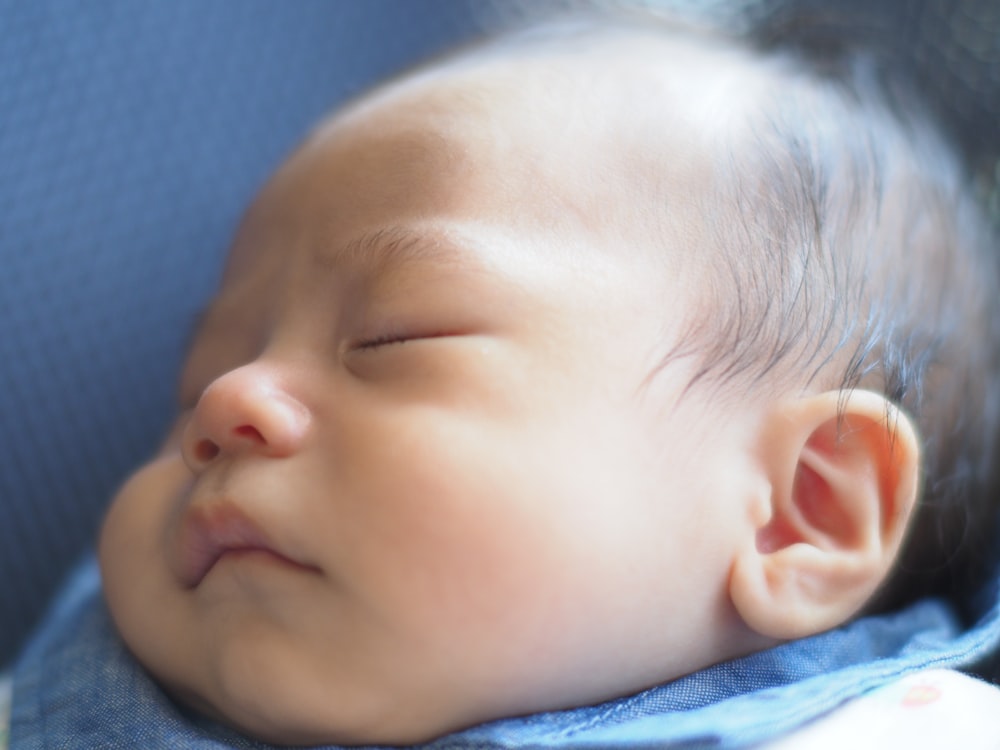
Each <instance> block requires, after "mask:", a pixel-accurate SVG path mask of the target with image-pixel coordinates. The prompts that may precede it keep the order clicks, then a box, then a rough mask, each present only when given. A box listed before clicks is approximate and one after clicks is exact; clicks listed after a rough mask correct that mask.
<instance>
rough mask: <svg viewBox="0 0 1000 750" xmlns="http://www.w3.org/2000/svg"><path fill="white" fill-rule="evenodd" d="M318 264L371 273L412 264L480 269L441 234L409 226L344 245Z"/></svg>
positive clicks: (383, 230)
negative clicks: (351, 268)
mask: <svg viewBox="0 0 1000 750" xmlns="http://www.w3.org/2000/svg"><path fill="white" fill-rule="evenodd" d="M317 261H318V263H319V264H320V265H322V266H323V267H324V268H329V267H334V268H338V267H341V266H346V267H353V268H358V267H360V268H364V269H366V270H368V271H369V272H371V273H378V272H381V271H385V270H388V269H390V268H395V267H397V266H402V265H407V264H410V263H426V264H428V265H434V266H440V267H448V268H454V269H456V270H458V269H468V270H471V269H472V268H481V266H480V264H479V263H477V262H476V261H475V260H473V256H472V254H470V253H469V252H468V251H467V250H465V249H463V248H462V247H461V246H459V245H457V244H456V243H455V242H454V241H453V240H451V239H450V238H448V237H447V236H446V235H445V233H443V232H441V231H439V230H434V229H431V230H424V229H416V228H414V227H411V226H406V225H394V226H389V227H382V228H380V229H376V230H374V231H370V232H366V233H365V234H362V235H360V236H359V237H356V238H354V239H352V240H350V241H349V242H347V243H345V244H344V245H343V246H342V247H341V248H340V249H338V251H337V252H336V253H334V254H332V257H331V255H329V254H325V253H324V254H323V255H321V256H320V257H318V258H317Z"/></svg>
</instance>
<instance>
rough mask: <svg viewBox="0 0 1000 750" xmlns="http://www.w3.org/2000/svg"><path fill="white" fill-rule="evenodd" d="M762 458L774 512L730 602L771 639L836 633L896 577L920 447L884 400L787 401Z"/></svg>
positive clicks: (735, 581)
mask: <svg viewBox="0 0 1000 750" xmlns="http://www.w3.org/2000/svg"><path fill="white" fill-rule="evenodd" d="M761 455H762V458H763V461H764V464H765V466H766V470H767V472H768V478H769V480H770V486H771V497H770V502H769V505H770V508H769V510H770V515H769V517H766V514H762V515H763V516H765V517H764V518H762V521H763V525H762V526H761V527H760V528H758V529H757V531H756V537H755V538H753V539H748V540H747V543H746V544H745V546H744V547H743V549H741V550H740V551H739V552H738V553H737V556H736V558H735V560H734V563H733V569H732V574H731V577H730V582H729V589H730V596H731V598H732V601H733V603H734V605H735V606H736V610H737V611H738V612H739V614H740V616H741V617H742V618H743V620H744V622H745V623H746V624H747V625H748V626H749V627H750V628H751V629H753V630H755V631H756V632H758V633H759V634H761V635H764V636H767V637H769V638H777V639H792V638H801V637H804V636H807V635H812V634H814V633H818V632H821V631H823V630H827V629H829V628H832V627H835V626H837V625H839V624H841V623H843V622H845V621H846V620H848V619H849V618H850V617H851V616H852V615H854V614H855V613H856V612H857V611H858V610H860V609H861V608H862V607H863V606H864V604H865V602H866V601H867V600H868V599H869V598H870V597H871V595H872V594H873V593H874V592H875V590H876V589H877V588H878V586H879V584H881V583H882V581H883V580H884V579H885V578H886V577H887V575H888V574H889V572H890V570H891V569H892V566H893V563H894V561H895V559H896V556H897V553H898V552H899V549H900V546H901V544H902V542H903V537H904V535H905V532H906V528H907V524H908V522H909V519H910V516H911V514H912V511H913V508H914V505H915V504H916V501H917V490H918V484H919V474H920V448H919V445H918V440H917V435H916V431H915V429H914V427H913V424H912V423H911V421H910V419H909V418H908V417H907V416H906V414H904V413H903V412H902V411H900V410H898V409H897V408H895V407H894V406H893V405H892V404H891V403H890V402H889V401H887V400H886V399H885V398H884V397H883V396H881V395H879V394H876V393H871V392H868V391H835V392H828V393H822V394H819V395H810V396H806V397H801V398H796V399H793V400H792V401H788V402H783V403H782V404H780V405H779V406H777V407H776V408H775V411H774V413H773V415H772V416H771V417H770V418H769V423H768V428H767V429H766V430H765V434H763V435H762V445H761Z"/></svg>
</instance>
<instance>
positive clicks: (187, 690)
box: [159, 681, 502, 747]
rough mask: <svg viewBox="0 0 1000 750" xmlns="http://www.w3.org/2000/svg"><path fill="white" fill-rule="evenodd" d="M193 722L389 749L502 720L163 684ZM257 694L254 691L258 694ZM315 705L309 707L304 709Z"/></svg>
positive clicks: (275, 738)
mask: <svg viewBox="0 0 1000 750" xmlns="http://www.w3.org/2000/svg"><path fill="white" fill-rule="evenodd" d="M159 684H160V686H161V687H162V688H163V690H164V691H165V692H166V693H167V694H168V695H169V696H170V698H171V699H172V700H173V701H174V702H175V703H176V704H177V706H178V707H179V709H180V710H181V711H182V712H184V713H185V714H187V715H188V716H189V718H191V719H192V720H194V721H196V722H198V721H205V720H208V721H210V722H213V723H215V724H218V725H221V726H223V727H227V728H229V729H231V730H234V731H236V732H238V733H239V734H241V735H244V736H246V737H250V738H252V739H255V740H259V741H261V742H267V743H270V744H274V745H289V746H317V745H319V746H324V745H343V746H348V747H352V746H359V745H390V746H409V745H419V744H422V743H426V742H430V741H432V740H434V739H437V738H439V737H442V736H444V735H447V734H450V733H452V732H456V731H459V730H462V729H466V728H468V727H470V726H474V725H476V724H480V723H484V722H486V721H489V720H491V719H499V718H502V717H501V716H499V715H496V716H492V715H484V716H482V717H479V718H473V717H466V718H465V720H462V719H461V718H459V717H457V716H455V715H454V714H455V712H454V711H449V710H447V708H446V709H445V710H440V711H435V710H433V707H428V706H427V705H426V704H424V703H422V704H421V710H420V712H419V715H418V714H416V713H414V712H411V711H407V710H404V709H402V708H401V707H398V706H397V707H394V708H390V707H389V706H385V707H382V708H381V709H378V708H373V709H369V710H358V708H357V707H351V710H347V711H337V710H330V709H331V708H335V707H330V706H327V707H326V710H325V711H324V710H323V707H322V706H317V705H316V702H315V701H308V700H302V701H296V700H294V699H293V700H288V698H289V696H288V694H287V692H285V691H282V695H281V696H278V695H274V696H270V699H269V698H268V696H261V695H253V696H250V695H218V696H213V697H212V699H209V698H206V697H205V695H204V694H203V692H201V691H199V690H197V689H194V688H192V687H189V686H171V685H167V684H164V683H163V682H162V681H161V682H160V683H159ZM255 692H256V691H255ZM304 706H311V708H305V709H304V708H303V707H304Z"/></svg>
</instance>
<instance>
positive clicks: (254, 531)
mask: <svg viewBox="0 0 1000 750" xmlns="http://www.w3.org/2000/svg"><path fill="white" fill-rule="evenodd" d="M178 542H179V544H178V556H177V563H178V570H177V573H178V576H179V578H180V580H181V583H182V584H183V585H184V586H185V587H187V588H194V587H196V586H198V584H200V583H201V582H202V580H204V578H205V576H207V575H208V573H209V571H210V570H211V569H212V568H213V567H214V566H215V564H216V563H217V562H218V561H219V559H220V558H221V557H222V556H223V555H225V554H227V553H229V552H238V551H260V552H268V553H270V554H271V555H273V556H275V557H277V558H279V559H281V560H284V561H286V562H288V563H289V564H291V565H295V566H298V567H302V568H308V569H313V570H315V568H313V567H312V566H309V565H307V564H305V563H303V562H301V561H299V560H297V559H295V558H294V557H292V556H290V555H289V554H287V553H285V552H284V551H282V549H281V548H280V547H279V546H278V545H277V544H276V543H275V542H274V540H272V539H271V538H270V536H269V535H268V534H267V533H265V531H264V530H263V529H262V528H261V527H260V526H259V525H258V524H257V523H255V522H254V521H253V520H252V519H251V518H250V517H249V516H247V515H246V514H245V513H244V512H243V511H242V510H241V509H240V508H239V507H237V506H236V505H234V504H232V503H226V502H223V503H217V504H212V505H208V506H201V507H190V508H188V510H187V512H186V513H184V515H183V517H182V520H181V525H180V533H179V538H178Z"/></svg>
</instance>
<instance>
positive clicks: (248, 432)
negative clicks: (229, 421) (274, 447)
mask: <svg viewBox="0 0 1000 750" xmlns="http://www.w3.org/2000/svg"><path fill="white" fill-rule="evenodd" d="M233 432H235V433H236V434H237V435H239V436H240V437H243V438H248V439H249V440H252V441H253V442H255V443H265V442H267V441H266V440H264V436H263V435H261V434H260V430H258V429H257V428H256V427H254V426H253V425H251V424H245V425H242V426H240V427H237V428H236V429H235V430H233Z"/></svg>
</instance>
